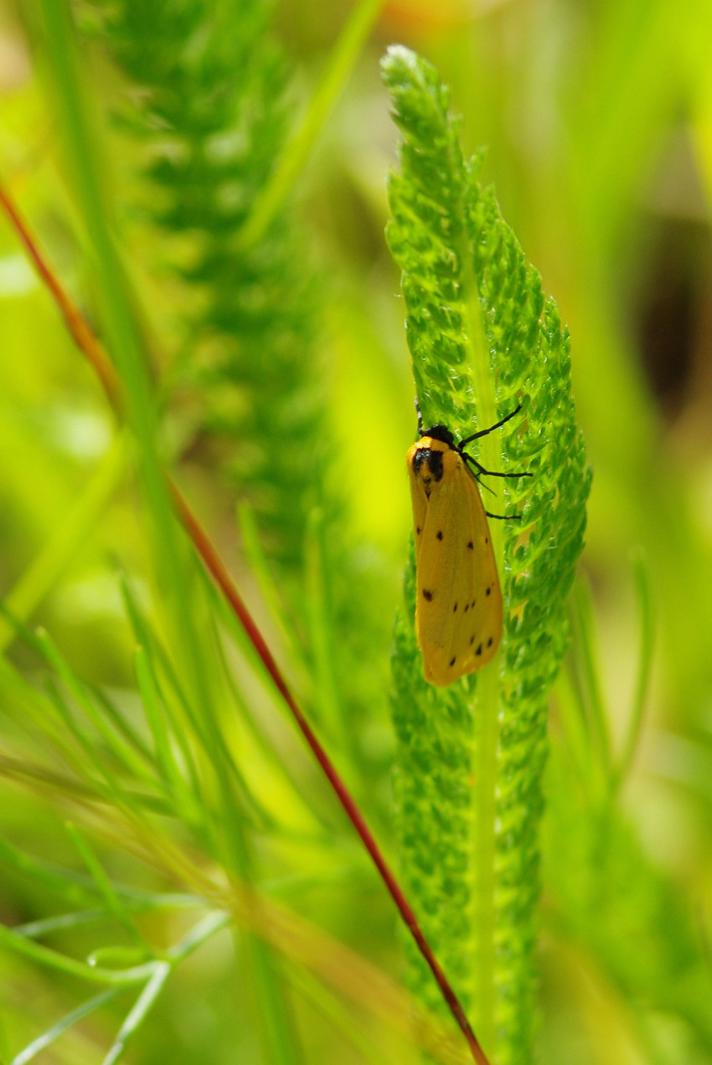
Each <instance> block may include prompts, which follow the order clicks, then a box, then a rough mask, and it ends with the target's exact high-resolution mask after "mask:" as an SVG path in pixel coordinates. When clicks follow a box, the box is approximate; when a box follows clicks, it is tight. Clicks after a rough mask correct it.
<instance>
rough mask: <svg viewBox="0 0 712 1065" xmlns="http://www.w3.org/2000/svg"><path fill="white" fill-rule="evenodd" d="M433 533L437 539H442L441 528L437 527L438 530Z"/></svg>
mask: <svg viewBox="0 0 712 1065" xmlns="http://www.w3.org/2000/svg"><path fill="white" fill-rule="evenodd" d="M435 535H436V536H437V538H438V540H442V538H443V531H442V529H438V531H437V533H436V534H435Z"/></svg>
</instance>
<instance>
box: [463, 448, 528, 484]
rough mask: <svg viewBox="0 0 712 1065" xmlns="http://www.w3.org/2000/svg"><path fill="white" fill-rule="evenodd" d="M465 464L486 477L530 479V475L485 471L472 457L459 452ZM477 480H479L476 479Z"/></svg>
mask: <svg viewBox="0 0 712 1065" xmlns="http://www.w3.org/2000/svg"><path fill="white" fill-rule="evenodd" d="M460 454H461V455H462V457H463V458H464V459H465V461H466V462H469V463H470V464H471V465H472V466H476V467H477V469H478V470H479V472H480V473H481V474H482V473H484V474H485V475H486V476H487V477H532V476H533V474H531V473H524V472H522V473H496V472H495V471H494V470H486V469H485V468H484V466H483V465H482V464H481V463H479V462H478V461H477V459H475V458H473V457H472V455H466V454H464V452H460ZM478 480H479V478H478Z"/></svg>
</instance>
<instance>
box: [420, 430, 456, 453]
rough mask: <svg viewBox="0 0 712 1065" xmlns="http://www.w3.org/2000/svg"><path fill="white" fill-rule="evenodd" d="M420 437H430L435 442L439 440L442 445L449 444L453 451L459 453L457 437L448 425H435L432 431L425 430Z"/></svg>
mask: <svg viewBox="0 0 712 1065" xmlns="http://www.w3.org/2000/svg"><path fill="white" fill-rule="evenodd" d="M420 435H421V436H430V437H432V439H433V440H439V441H440V443H441V444H447V445H448V447H451V448H452V449H453V451H457V447H456V445H455V437H454V436H453V435H452V433H451V432H450V430H449V429H448V427H447V426H446V425H433V426H431V428H430V429H425V430H424V431H423V432H422V433H421V434H420Z"/></svg>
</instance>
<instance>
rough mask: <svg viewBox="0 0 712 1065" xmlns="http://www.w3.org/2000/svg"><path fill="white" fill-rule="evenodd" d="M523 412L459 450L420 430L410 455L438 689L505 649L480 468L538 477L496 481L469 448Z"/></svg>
mask: <svg viewBox="0 0 712 1065" xmlns="http://www.w3.org/2000/svg"><path fill="white" fill-rule="evenodd" d="M519 409H520V408H519V407H517V409H516V410H514V411H512V412H511V414H508V415H507V417H506V418H503V419H502V420H501V421H500V422H497V424H496V425H493V426H491V428H489V429H484V430H481V431H480V432H479V433H474V434H473V435H472V436H469V437H467V438H466V439H465V440H462V441H461V442H460V443H459V444H457V443H456V442H455V438H454V437H453V434H452V433H451V432H450V430H449V429H448V428H447V427H446V426H444V425H435V426H433V427H432V428H431V429H426V430H423V429H422V427H421V425H420V424H419V425H418V432H419V436H420V439H419V440H418V441H417V442H416V443H415V444H413V445H412V447H410V448H409V449H408V454H407V456H406V461H407V466H408V475H409V478H410V491H411V496H412V501H413V522H414V527H415V555H416V572H417V580H416V597H417V598H416V607H415V630H416V635H417V638H418V646H419V647H420V650H421V652H422V655H423V669H424V673H425V679H426V680H427V681H428V682H429V683H430V684H437V685H444V684H452V682H453V681H454V680H457V678H458V677H462V676H464V675H465V674H466V673H474V672H475V671H476V670H478V669H481V668H482V667H483V666H485V665H487V663H488V662H489V661H490V660H491V659H492V658H493V657H494V655H495V653H496V651H497V647H498V646H499V641H500V639H501V636H502V592H501V590H500V586H499V578H498V576H497V566H496V563H495V558H494V551H493V550H492V541H491V537H490V530H489V526H488V524H487V512H486V511H485V508H484V506H483V504H482V500H481V498H480V492H479V487H478V483H477V479H476V476H475V473H474V472H473V469H472V467H474V469H475V470H476V471H477V473H478V475H481V474H489V475H491V476H496V477H522V476H531V475H530V474H519V473H512V474H502V473H498V474H493V473H492V471H490V470H485V469H484V467H482V466H481V465H480V464H479V463H478V462H477V460H476V459H474V458H473V457H472V456H471V455H468V454H467V453H466V452H465V450H464V448H465V446H466V445H467V444H469V443H471V442H472V441H473V440H475V439H477V438H478V437H481V436H485V435H486V434H487V433H491V432H492V430H493V429H498V428H499V426H500V425H503V424H504V422H506V421H508V420H509V419H510V418H512V417H513V416H514V415H515V414H516V413H517V411H518V410H519ZM518 516H519V515H513V517H518ZM490 517H500V515H496V514H492V515H490Z"/></svg>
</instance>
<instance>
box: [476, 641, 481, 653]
mask: <svg viewBox="0 0 712 1065" xmlns="http://www.w3.org/2000/svg"><path fill="white" fill-rule="evenodd" d="M475 654H476V655H481V654H482V644H481V643H478V644H477V650H476V651H475Z"/></svg>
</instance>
